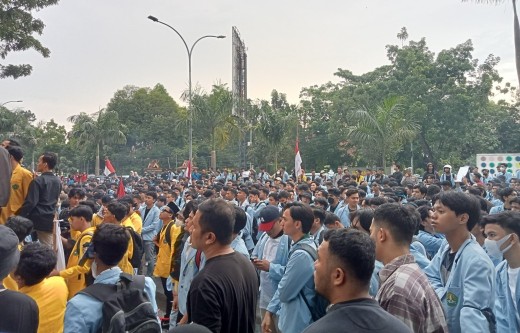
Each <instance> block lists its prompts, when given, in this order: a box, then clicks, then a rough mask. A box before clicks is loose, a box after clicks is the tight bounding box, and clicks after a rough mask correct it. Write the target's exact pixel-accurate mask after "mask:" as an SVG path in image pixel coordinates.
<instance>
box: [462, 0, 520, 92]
mask: <svg viewBox="0 0 520 333" xmlns="http://www.w3.org/2000/svg"><path fill="white" fill-rule="evenodd" d="M462 1H463V2H467V1H474V2H476V3H491V4H501V3H504V2H505V0H462ZM511 2H512V3H513V32H514V40H515V62H516V76H517V78H518V83H519V84H520V23H519V21H518V14H517V12H516V0H511Z"/></svg>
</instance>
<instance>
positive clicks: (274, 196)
mask: <svg viewBox="0 0 520 333" xmlns="http://www.w3.org/2000/svg"><path fill="white" fill-rule="evenodd" d="M267 199H268V201H269V205H270V206H278V193H276V192H271V193H269V195H268V197H267Z"/></svg>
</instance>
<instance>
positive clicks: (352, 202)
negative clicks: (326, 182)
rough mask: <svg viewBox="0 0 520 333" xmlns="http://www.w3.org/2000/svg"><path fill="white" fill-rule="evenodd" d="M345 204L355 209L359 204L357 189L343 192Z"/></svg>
mask: <svg viewBox="0 0 520 333" xmlns="http://www.w3.org/2000/svg"><path fill="white" fill-rule="evenodd" d="M344 193H345V202H346V203H347V204H348V206H349V207H351V208H354V207H357V205H358V203H359V190H358V189H357V188H350V189H347V190H345V192H344Z"/></svg>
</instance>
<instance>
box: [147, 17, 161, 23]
mask: <svg viewBox="0 0 520 333" xmlns="http://www.w3.org/2000/svg"><path fill="white" fill-rule="evenodd" d="M148 19H149V20H152V21H154V22H159V19H158V18H157V17H155V16H152V15H149V16H148Z"/></svg>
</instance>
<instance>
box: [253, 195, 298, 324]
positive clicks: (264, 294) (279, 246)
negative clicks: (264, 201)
mask: <svg viewBox="0 0 520 333" xmlns="http://www.w3.org/2000/svg"><path fill="white" fill-rule="evenodd" d="M258 230H259V231H263V232H264V234H263V235H262V237H261V238H260V240H259V241H258V243H257V244H256V246H255V249H254V250H253V254H252V256H251V261H252V262H253V265H255V267H256V268H257V269H258V270H259V271H260V302H259V307H260V314H261V316H262V318H263V317H264V316H265V313H266V311H267V306H268V305H269V302H270V301H271V299H272V298H273V296H274V293H275V292H276V288H277V286H278V283H279V282H280V280H281V279H282V276H283V273H284V270H285V265H287V261H288V258H289V245H290V239H289V237H288V236H287V235H284V233H283V228H282V225H281V223H280V211H279V209H278V207H276V206H273V205H269V206H266V207H265V208H264V209H262V210H261V211H260V213H259V225H258ZM273 317H274V320H273V321H272V322H271V324H270V326H269V327H270V329H271V332H273V333H276V332H278V329H277V325H276V322H277V317H276V316H273Z"/></svg>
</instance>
